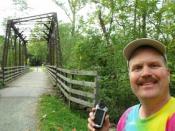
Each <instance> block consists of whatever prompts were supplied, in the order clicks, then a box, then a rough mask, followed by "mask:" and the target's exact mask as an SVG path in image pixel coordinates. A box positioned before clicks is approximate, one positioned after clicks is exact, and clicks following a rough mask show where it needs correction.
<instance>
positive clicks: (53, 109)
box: [38, 95, 87, 131]
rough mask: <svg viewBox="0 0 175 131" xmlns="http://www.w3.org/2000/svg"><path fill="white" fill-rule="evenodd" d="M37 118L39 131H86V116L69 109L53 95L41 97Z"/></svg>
mask: <svg viewBox="0 0 175 131" xmlns="http://www.w3.org/2000/svg"><path fill="white" fill-rule="evenodd" d="M38 116H39V119H40V122H39V130H40V131H87V114H86V113H82V112H79V111H76V110H73V109H70V108H69V107H68V106H67V105H66V104H65V103H64V102H63V101H62V100H60V99H58V97H56V96H53V95H43V96H42V97H41V99H40V103H39V110H38Z"/></svg>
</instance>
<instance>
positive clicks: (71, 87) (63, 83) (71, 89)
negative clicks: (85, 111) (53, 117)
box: [46, 66, 98, 107]
mask: <svg viewBox="0 0 175 131" xmlns="http://www.w3.org/2000/svg"><path fill="white" fill-rule="evenodd" d="M46 69H47V72H48V73H49V74H50V77H51V78H52V80H53V81H54V83H55V84H56V85H57V86H58V87H59V89H60V90H61V92H62V93H63V94H64V96H65V97H66V98H67V99H68V101H69V103H70V102H75V103H78V104H80V105H83V106H86V107H93V106H94V104H95V103H96V96H97V86H98V85H97V81H98V75H97V72H96V71H78V70H67V69H62V68H56V67H55V66H46Z"/></svg>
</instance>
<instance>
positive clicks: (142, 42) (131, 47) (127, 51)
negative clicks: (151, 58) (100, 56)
mask: <svg viewBox="0 0 175 131" xmlns="http://www.w3.org/2000/svg"><path fill="white" fill-rule="evenodd" d="M141 46H151V47H153V48H155V49H157V50H158V51H159V52H160V53H161V54H162V55H163V56H164V55H165V52H166V49H165V46H164V45H163V44H162V43H161V42H159V41H157V40H153V39H149V38H141V39H138V40H134V41H132V42H130V43H129V44H128V45H127V46H126V47H125V48H124V50H123V55H124V57H125V58H126V59H127V60H129V59H130V58H131V55H132V54H133V53H134V51H135V50H136V49H137V48H138V47H141Z"/></svg>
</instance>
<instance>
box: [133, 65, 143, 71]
mask: <svg viewBox="0 0 175 131" xmlns="http://www.w3.org/2000/svg"><path fill="white" fill-rule="evenodd" d="M141 69H142V66H136V67H134V68H133V69H132V71H139V70H141Z"/></svg>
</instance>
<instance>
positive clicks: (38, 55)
mask: <svg viewBox="0 0 175 131" xmlns="http://www.w3.org/2000/svg"><path fill="white" fill-rule="evenodd" d="M27 48H28V54H29V64H30V65H32V66H38V65H42V64H43V63H44V64H45V63H46V62H47V43H46V42H45V41H34V40H33V41H30V43H29V44H28V47H27Z"/></svg>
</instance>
